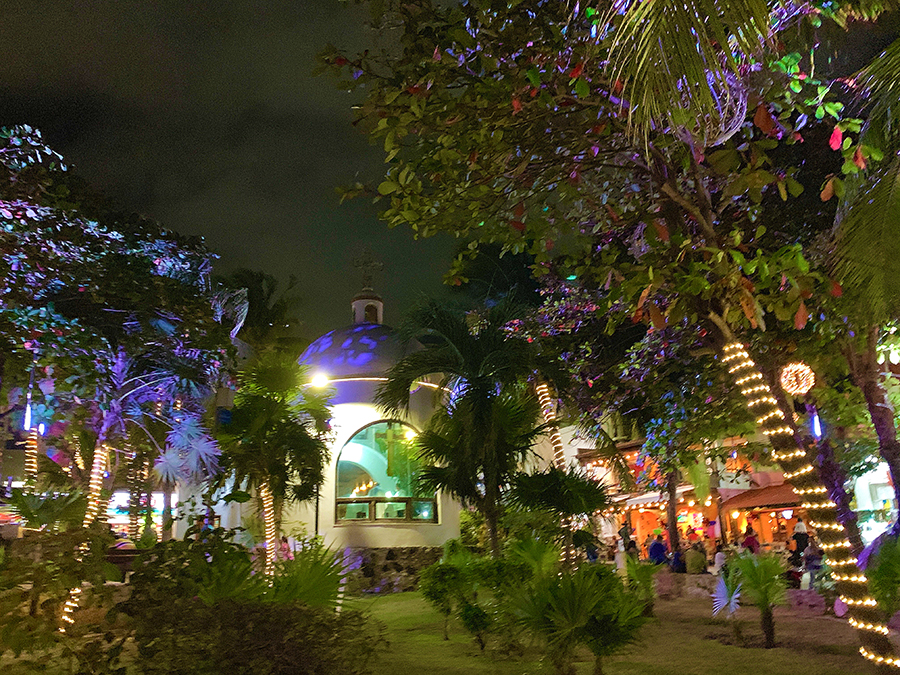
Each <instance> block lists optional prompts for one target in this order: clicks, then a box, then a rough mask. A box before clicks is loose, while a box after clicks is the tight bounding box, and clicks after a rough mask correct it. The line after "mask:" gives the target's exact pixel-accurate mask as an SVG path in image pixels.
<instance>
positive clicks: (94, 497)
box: [82, 443, 109, 527]
mask: <svg viewBox="0 0 900 675" xmlns="http://www.w3.org/2000/svg"><path fill="white" fill-rule="evenodd" d="M108 460H109V446H108V445H106V443H101V444H100V445H99V446H97V448H96V449H95V450H94V463H93V464H92V465H91V480H90V483H89V484H88V507H87V511H85V514H84V523H83V525H82V527H87V526H89V525H90V524H91V523H93V522H94V521H95V520H96V519H97V516H99V515H100V491H101V489H102V488H103V472H104V471H105V470H106V463H107V461H108Z"/></svg>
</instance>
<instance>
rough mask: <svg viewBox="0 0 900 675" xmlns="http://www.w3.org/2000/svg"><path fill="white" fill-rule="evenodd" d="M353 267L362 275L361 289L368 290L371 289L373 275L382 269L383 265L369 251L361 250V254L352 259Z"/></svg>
mask: <svg viewBox="0 0 900 675" xmlns="http://www.w3.org/2000/svg"><path fill="white" fill-rule="evenodd" d="M353 266H354V267H355V268H356V269H358V270H359V271H360V273H361V274H362V282H363V288H369V289H371V288H372V280H373V279H374V278H375V274H376V273H377V272H381V271H382V270H383V269H384V263H383V262H381V261H380V260H378V259H377V258H376V257H375V256H374V255H372V252H371V251H370V250H369V249H363V252H362V253H360V254H359V255H358V256H356V257H355V258H354V259H353Z"/></svg>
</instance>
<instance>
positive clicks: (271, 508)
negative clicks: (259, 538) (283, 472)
mask: <svg viewBox="0 0 900 675" xmlns="http://www.w3.org/2000/svg"><path fill="white" fill-rule="evenodd" d="M259 496H260V499H262V504H263V511H264V512H265V513H264V519H265V522H266V568H265V572H266V574H267V575H269V576H271V575H272V574H274V573H275V555H276V553H277V549H278V542H277V541H276V537H277V536H278V531H277V530H276V528H275V500H274V498H273V497H272V491H271V490H269V486H268V485H267V484H266V483H263V484H262V485H260V486H259Z"/></svg>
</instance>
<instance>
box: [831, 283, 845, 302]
mask: <svg viewBox="0 0 900 675" xmlns="http://www.w3.org/2000/svg"><path fill="white" fill-rule="evenodd" d="M829 292H830V293H831V295H832V297H835V298H839V297H841V296H842V295H843V294H844V289H843V288H841V285H840V284H839V283H838V282H836V281H835V280H834V279H832V280H831V290H830V291H829Z"/></svg>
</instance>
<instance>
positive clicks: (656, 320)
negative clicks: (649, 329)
mask: <svg viewBox="0 0 900 675" xmlns="http://www.w3.org/2000/svg"><path fill="white" fill-rule="evenodd" d="M647 312H648V313H649V314H650V323H652V324H653V327H654V328H655V329H656V330H662V329H663V328H665V327H666V317H664V316H663V314H662V312H660V311H659V307H657V306H656V305H655V304H654V303H652V302H651V303H650V304H649V305H648V306H647Z"/></svg>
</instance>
